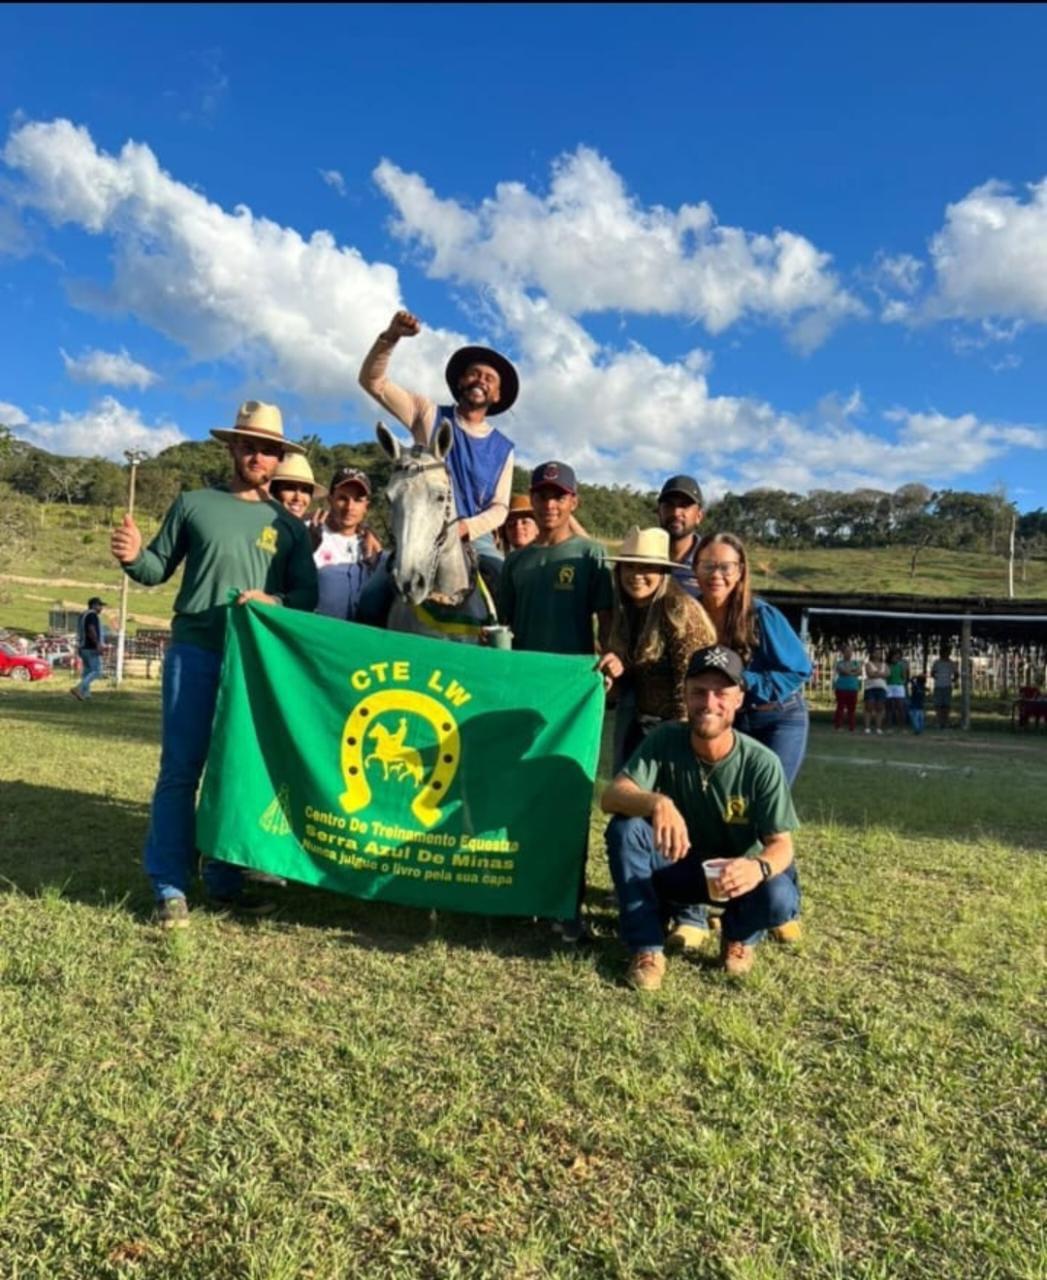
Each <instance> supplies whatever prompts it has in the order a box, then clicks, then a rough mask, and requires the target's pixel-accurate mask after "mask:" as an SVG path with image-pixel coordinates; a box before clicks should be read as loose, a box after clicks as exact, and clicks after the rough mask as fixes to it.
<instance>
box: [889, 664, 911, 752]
mask: <svg viewBox="0 0 1047 1280" xmlns="http://www.w3.org/2000/svg"><path fill="white" fill-rule="evenodd" d="M887 666H888V671H887V724H888V726H891V727H897V729H898V731H899V733H900V732H901V731H902V729H904V728H905V722H906V711H907V707H906V701H907V696H906V695H907V687H908V684H909V664H908V662H906V660H905V659H904V658H903V657H902V651H901V649H891V650H889V651H888V654H887Z"/></svg>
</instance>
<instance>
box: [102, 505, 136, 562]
mask: <svg viewBox="0 0 1047 1280" xmlns="http://www.w3.org/2000/svg"><path fill="white" fill-rule="evenodd" d="M109 550H110V551H111V552H112V553H113V555H114V556H116V558H117V560H119V561H120V563H121V564H131V563H133V562H134V561H135V560H137V559H138V557H139V556H140V555H141V553H142V534H141V532H140V530H139V528H138V526H137V525H136V524H135V522H134V521H133V520H132V519H131V517H130V516H129V515H125V516H124V518H123V520H122V521H121V522H120V524H118V525H117V526H116V528H115V529H114V530H113V532H112V536H111V537H110V539H109Z"/></svg>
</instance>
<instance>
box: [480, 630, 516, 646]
mask: <svg viewBox="0 0 1047 1280" xmlns="http://www.w3.org/2000/svg"><path fill="white" fill-rule="evenodd" d="M480 630H481V631H482V632H483V634H484V636H485V637H486V640H487V644H488V647H489V648H491V649H511V648H512V647H513V633H512V632H511V631H510V630H509V628H508V627H481V628H480Z"/></svg>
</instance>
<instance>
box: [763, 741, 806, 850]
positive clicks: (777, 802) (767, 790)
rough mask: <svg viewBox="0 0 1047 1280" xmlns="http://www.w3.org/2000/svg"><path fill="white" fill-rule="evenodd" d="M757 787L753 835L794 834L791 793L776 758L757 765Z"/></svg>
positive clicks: (794, 819)
mask: <svg viewBox="0 0 1047 1280" xmlns="http://www.w3.org/2000/svg"><path fill="white" fill-rule="evenodd" d="M756 768H757V777H756V782H757V785H756V787H755V788H754V792H755V800H756V803H755V805H754V810H755V812H754V820H755V825H756V834H757V835H758V836H761V837H765V836H776V835H780V834H781V833H782V832H784V831H795V830H796V828H797V827H798V826H799V825H800V820H799V818H797V816H796V809H795V808H794V807H793V797H792V792H791V791H790V790H789V784H788V782H786V780H785V772H784V770H783V769H782V766H781V762H780V761H779V759H778V757H777V756H771V757H770V758H766V757H765V758H764V759H762V760H760V761H759V763H758V764H757V766H756Z"/></svg>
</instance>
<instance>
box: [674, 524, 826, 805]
mask: <svg viewBox="0 0 1047 1280" xmlns="http://www.w3.org/2000/svg"><path fill="white" fill-rule="evenodd" d="M694 567H695V575H696V576H697V578H698V584H699V586H700V587H701V591H702V597H701V599H702V604H703V605H704V607H705V611H706V612H707V613H708V615H709V617H710V618H711V619H712V622H713V626H715V628H716V636H717V639H718V640H719V641H720V643H721V644H725V645H727V646H728V647H729V648H731V649H735V650H736V651H737V652H738V653H740V654H741V655H742V657H743V658H744V659H745V668H746V670H745V678H746V682H747V684H748V691H747V693H746V698H745V705H744V706H743V708H742V713H741V715H740V716H739V717H738V718H737V719H736V720H735V722H734V724H735V728H736V729H739V730H741V732H742V733H747V734H749V736H750V737H753V738H755V739H756V740H757V742H762V743H763V744H764V746H766V747H770V749H771V750H772V751H773V752H774V754H775V755H776V756H777V757H778V759H779V760H780V761H781V762H782V768H783V769H784V771H785V777H786V779H787V780H788V783H789V786H790V787H791V786H792V784H793V782H794V781H795V780H796V775H797V774H798V773H799V772H800V766H801V765H802V764H803V757H804V753H805V752H806V750H807V731H808V727H809V719H808V713H807V703H806V701H805V699H804V696H803V686H804V685H805V684H806V683H807V681H808V680H809V679H810V676H811V661H810V659H809V658H808V656H807V652H806V650H805V649H804V647H803V644H802V642H801V640H800V637H799V636H798V635H797V634H796V632H795V631H794V630H793V629H792V627H791V626H790V625H789V622H788V620H787V619H786V618H785V617H784V615H783V614H781V613H780V612H779V611H778V610H777V609H776V608H775V607H774V606H773V605H770V604H767V603H766V601H764V600H760V599H754V598H753V596H752V592H751V589H750V585H749V563H748V559H747V557H746V554H745V545H744V544H743V543H742V541H741V539H740V538H736V537H735V536H734V534H733V533H711V534H707V535H706V536H705V537H704V538H702V539H701V541H700V542H699V543H698V546H697V547H696V548H695V553H694Z"/></svg>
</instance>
